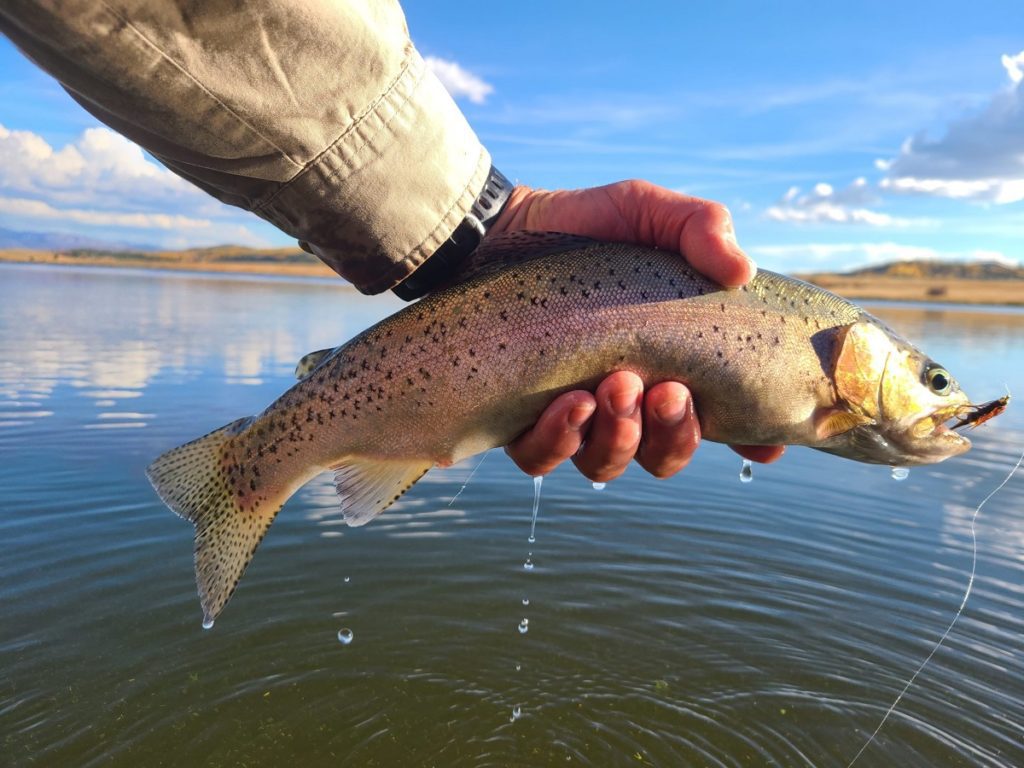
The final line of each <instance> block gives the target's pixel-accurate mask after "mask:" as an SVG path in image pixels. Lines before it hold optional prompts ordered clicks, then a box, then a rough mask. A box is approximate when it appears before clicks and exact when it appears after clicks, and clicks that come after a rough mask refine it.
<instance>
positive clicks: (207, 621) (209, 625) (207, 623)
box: [203, 616, 213, 629]
mask: <svg viewBox="0 0 1024 768" xmlns="http://www.w3.org/2000/svg"><path fill="white" fill-rule="evenodd" d="M203 629H213V619H211V618H210V617H209V616H204V617H203Z"/></svg>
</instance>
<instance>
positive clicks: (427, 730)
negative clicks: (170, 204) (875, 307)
mask: <svg viewBox="0 0 1024 768" xmlns="http://www.w3.org/2000/svg"><path fill="white" fill-rule="evenodd" d="M397 306H398V304H397V302H396V301H393V300H389V299H380V298H377V299H368V298H365V297H362V296H360V295H358V294H357V293H355V292H353V291H351V290H347V289H344V288H341V287H338V286H336V285H334V284H332V283H330V282H327V281H317V280H260V279H238V278H231V277H219V276H216V277H210V276H195V275H185V274H160V273H155V272H132V271H128V270H99V269H93V270H75V269H55V268H45V267H14V266H5V267H0V459H2V461H0V537H2V540H3V542H4V546H3V548H2V549H0V617H2V621H0V669H2V675H0V739H2V743H0V754H2V755H3V759H2V760H0V763H2V764H4V765H16V766H21V765H45V766H150V765H153V766H157V765H168V766H180V765H207V766H239V765H274V764H280V765H292V764H297V763H298V762H299V761H302V763H303V764H306V765H310V766H320V765H323V766H339V765H353V766H399V765H438V766H459V765H466V766H469V765H473V766H478V765H494V766H507V765H527V764H529V765H560V766H562V765H593V766H609V765H661V766H685V765H701V766H760V765H778V766H845V765H847V764H848V762H849V760H850V759H851V758H852V757H853V755H854V754H856V752H857V750H858V749H859V748H860V747H861V745H862V744H863V742H864V739H865V738H866V735H867V734H868V733H870V731H872V730H873V729H874V728H875V726H876V724H877V723H878V721H879V718H880V717H881V716H882V714H883V713H884V712H885V710H886V709H887V708H888V706H889V705H890V703H891V702H892V700H893V699H894V697H895V696H896V694H897V693H898V691H899V690H900V688H901V687H902V685H903V683H904V681H905V680H906V679H907V678H908V677H909V676H910V674H911V673H912V672H913V670H914V669H915V668H916V666H917V665H918V663H919V662H920V661H921V659H923V658H924V657H925V656H926V655H927V654H928V652H929V650H930V649H931V647H932V646H933V644H934V642H935V641H936V639H937V638H938V637H939V635H941V633H942V631H943V630H944V629H945V627H946V626H947V624H948V623H949V621H950V619H951V617H952V615H953V613H954V611H955V609H956V607H957V605H958V604H959V603H960V600H961V597H962V594H963V590H964V587H965V584H966V581H967V576H968V572H969V568H970V564H971V536H970V520H971V517H972V514H973V510H974V508H975V506H976V505H977V503H978V502H979V501H980V500H981V499H982V498H983V497H984V496H985V494H987V493H988V492H989V490H991V489H992V488H993V487H994V486H995V485H997V484H998V483H999V482H1000V481H1001V480H1002V478H1003V477H1004V476H1005V474H1006V472H1007V471H1008V470H1009V468H1010V466H1012V464H1013V462H1014V461H1015V460H1016V457H1017V455H1019V453H1020V451H1021V450H1022V449H1024V411H1022V410H1021V409H1020V407H1017V408H1014V407H1011V409H1010V410H1009V411H1008V412H1007V414H1005V415H1004V416H1003V417H1000V419H998V420H996V421H995V422H993V423H992V424H991V425H989V426H986V427H984V428H982V429H979V430H978V431H977V432H976V440H975V448H974V450H973V451H971V453H969V454H968V455H966V456H965V457H962V458H959V459H955V460H952V461H949V462H947V463H945V464H942V465H939V466H936V467H930V468H919V469H914V470H913V471H912V472H911V474H910V477H909V478H908V479H907V480H906V481H904V482H901V483H896V482H893V481H892V479H891V478H890V476H889V471H888V470H887V469H886V468H884V467H870V466H865V465H858V464H854V463H852V462H847V461H843V460H840V459H837V458H835V457H831V456H827V455H825V454H819V453H816V452H814V451H809V450H805V449H792V450H790V452H789V453H788V454H787V455H786V457H785V458H784V460H783V461H781V462H780V463H778V464H776V465H773V466H770V467H762V466H757V465H755V466H754V467H753V473H754V474H753V482H751V483H741V482H740V480H739V477H738V475H739V472H740V459H739V457H737V456H736V455H735V454H732V453H731V452H730V451H728V450H727V449H725V448H723V447H721V446H714V445H711V444H706V445H705V446H704V447H702V449H701V451H700V452H699V454H698V456H697V458H696V459H695V461H694V463H693V464H692V465H691V467H690V468H689V469H688V470H687V471H686V472H685V473H683V474H681V475H679V476H678V477H676V478H674V479H672V480H670V481H665V482H658V481H655V480H653V479H651V478H650V477H648V476H646V475H645V474H644V473H643V472H642V471H641V470H639V469H638V468H635V467H634V468H632V469H631V470H630V471H629V472H628V473H627V474H626V475H625V476H624V477H623V478H621V479H620V480H617V481H614V482H612V483H609V484H608V486H607V488H605V489H604V490H601V491H596V490H594V489H593V488H592V487H591V484H590V483H589V482H588V481H586V480H585V479H584V478H582V477H581V476H579V475H577V474H575V473H574V472H573V471H571V470H569V469H562V470H559V471H557V472H555V473H554V474H553V475H552V476H551V477H549V478H547V479H546V480H545V482H544V484H543V495H542V499H541V504H540V514H539V519H538V522H537V529H536V541H535V542H534V543H532V544H531V543H528V542H527V536H528V535H529V532H530V517H531V507H532V502H533V492H534V488H533V484H532V482H531V480H530V478H528V477H525V476H524V475H522V474H520V473H519V472H518V471H516V470H515V469H514V467H513V466H512V465H511V463H510V462H509V461H508V460H507V459H506V458H505V456H504V455H503V454H502V453H501V452H500V451H495V452H492V453H491V454H489V455H488V458H487V459H486V460H485V461H484V463H483V464H482V465H481V466H480V468H479V470H478V471H477V472H476V474H475V475H474V476H473V479H472V481H471V482H470V483H469V485H468V486H467V487H466V488H465V490H464V491H463V492H462V493H461V495H459V496H458V498H457V499H455V500H454V502H453V498H454V497H455V496H456V494H457V493H458V491H459V489H460V488H461V487H462V485H463V483H464V482H465V480H466V478H467V477H468V476H469V474H470V472H471V471H472V470H473V468H474V466H475V461H471V462H467V463H465V464H463V465H460V466H457V467H454V468H452V469H450V470H446V471H440V470H435V471H434V472H431V473H430V474H429V475H428V476H427V477H426V478H425V479H424V480H423V481H422V482H421V483H420V484H418V485H417V486H416V487H415V489H414V490H413V491H412V492H411V493H410V494H409V495H408V496H407V497H406V498H405V499H404V500H403V501H402V502H401V503H400V504H398V505H396V506H395V507H393V508H392V509H390V510H389V511H387V512H386V513H385V514H384V515H383V516H382V517H381V518H380V519H379V520H377V521H375V522H374V523H373V524H371V525H369V526H367V527H365V528H360V529H347V528H346V527H345V526H344V525H343V524H342V523H341V521H340V519H339V515H338V509H337V504H336V502H335V498H334V495H333V489H332V485H331V482H330V479H329V478H328V477H326V476H325V477H324V478H321V479H318V480H316V481H314V482H313V483H311V484H309V485H308V486H307V487H306V488H305V489H304V490H303V491H301V492H300V493H299V494H298V495H297V496H296V497H295V498H294V499H292V501H291V502H289V504H288V505H287V506H286V507H285V509H284V511H283V512H282V513H281V515H280V516H279V518H278V520H277V522H275V524H274V526H273V528H272V529H271V531H270V533H269V535H268V536H267V539H266V541H265V542H264V543H263V545H262V547H261V548H260V552H259V554H258V556H257V557H256V558H255V560H254V562H253V564H252V566H251V567H250V569H249V571H248V573H247V575H246V578H245V579H244V581H243V582H242V585H241V587H240V588H239V590H238V593H237V594H236V595H235V597H234V599H233V600H232V602H231V604H230V606H229V607H228V609H227V610H226V611H225V613H224V614H223V615H222V616H221V618H220V619H219V620H218V622H217V626H216V627H215V628H214V629H213V630H211V631H208V632H204V631H203V630H202V629H201V628H200V619H201V612H200V609H199V605H198V601H197V599H196V596H195V589H194V584H193V580H192V578H193V577H192V563H191V548H192V547H191V538H192V529H191V526H189V525H188V524H186V523H184V522H183V521H181V520H179V519H177V518H176V517H175V516H174V515H173V514H172V513H170V512H169V511H168V510H167V509H166V508H164V507H163V505H162V504H161V503H160V502H159V500H158V499H157V498H156V496H155V494H154V493H153V491H152V490H151V489H150V487H149V485H148V483H147V482H146V479H145V477H144V474H143V470H144V468H145V466H146V465H147V464H148V463H149V461H151V460H152V458H153V457H155V456H156V455H157V454H159V453H161V452H162V451H164V450H166V449H167V448H169V447H172V446H174V445H176V444H178V443H180V442H183V441H185V440H188V439H191V438H193V437H195V436H198V435H200V434H203V433H204V432H206V431H208V430H210V429H212V428H215V427H217V426H220V425H222V424H224V423H226V422H228V421H231V420H233V419H235V418H238V417H239V416H242V415H246V414H249V413H255V412H257V411H259V410H261V409H262V408H263V407H264V406H266V405H267V404H268V403H269V402H270V401H271V400H273V398H274V397H276V396H277V395H278V394H279V393H280V392H281V391H283V390H284V389H285V388H286V387H287V386H289V385H290V381H291V375H292V370H293V368H294V365H295V362H296V361H297V360H298V359H299V358H300V357H301V356H302V355H303V354H305V353H306V352H308V351H311V350H314V349H319V348H321V347H326V346H331V345H334V344H337V343H339V342H341V341H344V340H345V339H347V338H348V337H350V336H351V335H353V334H354V333H356V332H357V331H359V330H361V329H362V328H364V327H365V326H366V325H368V324H369V323H371V322H373V321H374V320H376V319H378V318H379V317H381V316H383V315H385V314H388V313H389V312H391V311H393V310H394V309H395V308H397ZM879 314H881V315H882V316H883V317H884V318H885V319H886V320H887V321H888V322H890V323H891V324H892V325H893V326H894V327H897V328H898V329H900V331H901V332H903V333H904V334H906V335H907V336H908V337H910V338H911V339H913V340H915V341H917V342H919V343H921V344H922V346H924V347H925V348H926V349H927V350H928V351H929V352H931V353H932V354H933V355H934V356H935V357H936V358H937V359H938V360H939V361H940V362H942V363H943V364H945V365H946V366H947V367H949V368H950V370H952V371H953V372H954V374H955V375H956V376H958V378H959V379H960V380H961V383H962V384H963V386H964V387H965V388H966V389H967V391H968V392H970V393H973V396H974V397H976V398H978V399H981V398H989V397H994V396H997V395H998V394H1001V392H1002V391H1003V386H1004V383H1005V384H1007V385H1009V387H1010V388H1011V389H1012V390H1014V391H1015V392H1024V312H1021V311H1015V310H966V311H965V310H964V309H963V308H957V307H941V308H935V307H908V306H897V305H887V306H884V307H882V308H881V309H880V310H879ZM1022 509H1024V475H1018V476H1017V477H1015V478H1014V479H1013V480H1012V481H1011V482H1010V483H1009V484H1008V485H1007V487H1006V488H1005V489H1004V491H1003V492H1002V493H1001V494H1000V495H998V496H996V497H995V498H994V499H993V500H992V501H991V502H990V503H989V504H988V505H987V506H986V507H985V508H984V510H983V511H982V513H981V515H980V517H979V519H978V527H977V532H978V543H979V556H978V577H977V581H976V583H975V587H974V593H973V596H972V597H971V600H970V602H969V603H968V605H967V609H966V611H965V613H964V616H963V618H962V619H961V621H960V622H959V623H958V625H957V627H956V629H955V630H954V631H953V633H952V634H951V635H950V637H949V640H948V641H947V643H946V645H945V646H944V647H943V648H942V650H940V651H939V652H938V654H937V655H936V656H935V659H934V660H933V662H932V663H931V665H930V666H929V667H928V668H927V669H926V670H925V672H924V673H922V675H921V677H920V678H919V680H918V682H917V684H916V685H915V686H914V687H913V688H912V689H911V690H910V692H909V693H908V695H907V696H906V698H905V699H904V700H903V702H902V704H901V706H900V707H899V709H898V710H897V711H896V713H895V714H894V716H893V717H892V719H891V720H890V721H889V722H888V724H887V725H886V727H885V728H884V729H883V730H882V732H881V734H880V736H879V737H878V739H877V741H876V743H874V744H873V745H872V746H871V747H870V748H869V749H868V750H867V751H866V752H865V753H864V755H863V757H862V758H861V759H860V761H859V762H858V763H857V764H858V765H863V766H939V765H941V766H1019V765H1022V764H1024V747H1022V746H1021V745H1022V743H1024V726H1022V723H1024V516H1022V514H1021V513H1022ZM528 556H529V558H530V562H531V563H532V564H533V565H534V566H535V567H533V568H532V569H525V568H524V567H523V565H524V562H526V560H527V557H528ZM526 600H528V604H524V602H525V601H526ZM523 619H527V620H528V625H527V626H528V632H525V633H523V632H520V631H519V627H520V625H521V622H522V620H523ZM341 630H350V631H351V642H349V643H348V644H345V643H342V642H339V631H341ZM516 707H518V713H519V716H518V717H515V716H514V715H513V712H514V710H515V708H516Z"/></svg>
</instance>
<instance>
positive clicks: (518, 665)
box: [516, 664, 523, 672]
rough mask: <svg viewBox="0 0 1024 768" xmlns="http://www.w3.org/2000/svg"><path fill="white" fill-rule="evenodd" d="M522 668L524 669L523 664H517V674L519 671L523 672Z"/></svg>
mask: <svg viewBox="0 0 1024 768" xmlns="http://www.w3.org/2000/svg"><path fill="white" fill-rule="evenodd" d="M522 668H523V665H522V664H516V672H518V671H519V670H521V669H522Z"/></svg>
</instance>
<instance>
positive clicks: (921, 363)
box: [824, 316, 973, 467]
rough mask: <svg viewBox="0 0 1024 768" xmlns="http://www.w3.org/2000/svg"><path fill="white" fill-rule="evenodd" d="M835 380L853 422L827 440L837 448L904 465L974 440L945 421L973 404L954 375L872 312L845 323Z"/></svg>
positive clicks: (946, 454)
mask: <svg viewBox="0 0 1024 768" xmlns="http://www.w3.org/2000/svg"><path fill="white" fill-rule="evenodd" d="M833 380H834V382H835V388H836V393H837V400H838V403H839V404H840V406H841V407H842V409H843V412H844V413H848V414H849V417H848V423H849V424H852V427H851V428H849V429H847V430H845V431H842V432H840V433H838V434H835V435H834V436H832V437H831V438H830V439H829V440H828V445H827V446H826V447H824V449H825V450H827V451H829V452H831V453H838V454H840V455H843V456H847V457H849V458H853V459H857V460H859V461H864V462H868V463H873V464H889V465H892V466H900V467H902V466H914V465H920V464H934V463H936V462H939V461H943V460H945V459H948V458H950V457H951V456H957V455H959V454H961V453H964V452H965V451H967V450H969V449H970V447H971V441H970V440H968V439H967V438H966V437H964V436H963V435H961V434H959V433H958V432H955V431H953V430H952V429H950V428H949V426H947V423H946V422H948V421H950V420H951V419H954V418H956V417H957V416H961V415H963V414H964V413H966V412H969V411H970V410H971V409H972V408H973V406H971V404H970V401H969V400H968V398H967V395H966V394H964V392H963V390H962V389H961V388H960V385H959V384H958V383H957V381H956V379H955V378H954V377H953V375H952V374H951V373H950V372H949V371H948V370H946V368H944V367H943V366H941V365H939V364H938V363H936V362H935V361H934V360H932V359H931V358H929V357H928V356H927V355H925V354H924V353H922V352H921V351H920V350H918V349H917V348H916V347H914V346H913V345H912V344H910V343H909V342H907V341H905V340H904V339H901V338H900V337H899V336H897V335H896V334H895V333H893V332H892V331H890V330H889V329H888V328H886V327H885V326H883V325H882V324H881V323H879V322H878V321H876V320H874V318H870V317H869V316H865V319H864V320H862V321H860V322H856V323H853V324H852V325H850V326H847V327H846V328H845V329H844V330H843V332H842V334H841V336H840V339H839V344H838V345H837V350H836V355H835V367H834V370H833Z"/></svg>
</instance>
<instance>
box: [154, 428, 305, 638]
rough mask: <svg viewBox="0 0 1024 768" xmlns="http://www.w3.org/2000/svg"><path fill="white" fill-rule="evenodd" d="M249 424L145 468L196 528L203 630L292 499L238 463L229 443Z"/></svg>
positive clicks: (212, 435)
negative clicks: (273, 488)
mask: <svg viewBox="0 0 1024 768" xmlns="http://www.w3.org/2000/svg"><path fill="white" fill-rule="evenodd" d="M252 422H253V418H252V417H247V418H244V419H238V420H237V421H233V422H231V423H230V424H228V425H226V426H224V427H221V428H220V429H217V430H214V431H213V432H211V433H209V434H208V435H206V436H204V437H200V438H199V439H197V440H193V441H192V442H189V443H185V444H184V445H181V446H178V447H177V448H174V449H172V450H170V451H168V452H167V453H165V454H163V455H162V456H161V457H160V458H158V459H157V460H156V461H154V462H153V463H152V464H150V465H149V467H148V468H147V469H146V476H147V477H148V478H149V481H150V482H151V483H152V484H153V488H155V489H156V492H157V493H158V494H159V495H160V498H161V499H162V500H163V501H164V503H165V504H167V506H168V507H170V508H171V509H172V510H174V511H175V512H176V513H177V514H178V515H180V516H181V517H183V518H185V519H186V520H188V521H190V522H191V523H192V524H193V525H194V526H195V569H196V586H197V588H198V590H199V600H200V602H201V604H202V607H203V626H204V627H210V626H212V625H213V620H214V619H215V618H217V616H218V614H220V612H221V611H222V610H223V609H224V606H225V605H226V604H227V602H228V600H229V599H230V598H231V595H232V594H233V593H234V591H235V587H237V586H238V581H239V579H241V578H242V574H243V573H244V572H245V568H246V566H247V565H249V561H250V560H252V556H253V554H254V553H255V552H256V548H257V547H258V546H259V544H260V542H261V541H262V540H263V536H264V535H265V534H266V532H267V529H268V528H269V527H270V524H271V523H272V522H273V521H274V518H275V517H276V516H277V513H278V511H280V509H281V507H282V506H283V505H284V502H285V501H286V500H287V498H288V496H289V495H291V494H290V493H283V494H282V493H280V492H278V493H272V492H271V491H272V489H270V488H268V487H264V486H261V485H259V484H258V482H257V481H258V478H259V469H258V467H251V466H250V467H247V466H245V465H244V462H242V461H240V460H239V454H240V451H239V449H238V448H237V446H236V445H235V444H233V438H234V437H236V436H237V435H239V434H241V433H243V432H244V431H245V430H246V428H247V427H248V426H249V425H250V424H251V423H252Z"/></svg>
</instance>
